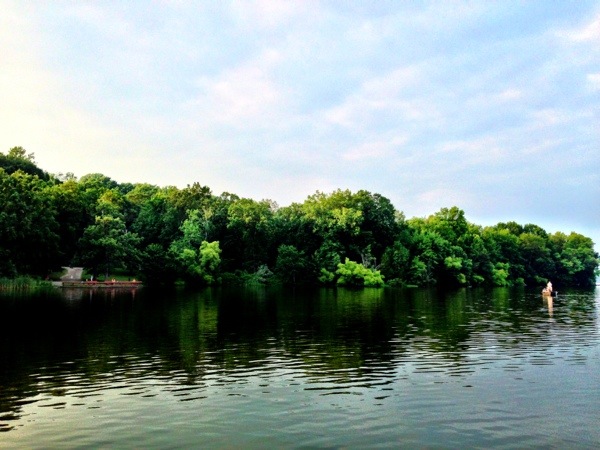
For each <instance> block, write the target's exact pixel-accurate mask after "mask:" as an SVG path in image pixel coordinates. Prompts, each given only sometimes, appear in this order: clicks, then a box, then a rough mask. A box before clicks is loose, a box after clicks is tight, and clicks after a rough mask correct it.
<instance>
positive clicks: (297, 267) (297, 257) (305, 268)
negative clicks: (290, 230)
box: [275, 244, 310, 284]
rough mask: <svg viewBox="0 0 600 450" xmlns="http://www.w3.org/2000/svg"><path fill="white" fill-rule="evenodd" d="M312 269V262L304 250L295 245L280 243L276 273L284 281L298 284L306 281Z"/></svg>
mask: <svg viewBox="0 0 600 450" xmlns="http://www.w3.org/2000/svg"><path fill="white" fill-rule="evenodd" d="M309 271H310V263H309V260H308V258H307V257H306V255H305V254H304V252H303V251H301V250H298V249H297V248H296V247H295V246H293V245H285V244H284V245H280V246H279V248H278V250H277V262H276V264H275V274H276V275H277V276H278V277H279V278H280V279H281V281H282V282H283V283H289V284H296V283H297V282H298V281H299V280H304V281H306V280H307V279H308V276H307V273H308V272H309Z"/></svg>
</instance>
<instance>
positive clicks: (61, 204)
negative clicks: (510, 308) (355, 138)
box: [0, 147, 599, 286]
mask: <svg viewBox="0 0 600 450" xmlns="http://www.w3.org/2000/svg"><path fill="white" fill-rule="evenodd" d="M0 205H1V208H0V277H9V278H10V277H16V276H19V275H30V276H36V277H48V276H49V274H51V273H52V272H54V271H56V270H60V267H61V266H64V265H73V266H83V267H85V268H86V269H87V271H88V273H90V274H93V275H94V276H95V277H98V276H106V277H108V276H110V274H112V273H115V272H116V271H119V272H121V273H128V274H131V275H132V276H135V277H139V278H140V279H142V280H144V281H145V282H147V283H173V282H175V281H178V280H181V281H185V282H186V283H195V284H215V283H238V282H258V283H272V282H281V283H293V284H300V283H311V284H324V285H335V284H337V285H349V286H381V285H383V284H384V283H385V284H388V285H397V286H408V285H413V286H423V285H431V284H437V285H442V286H475V285H489V286H513V285H531V286H535V285H545V284H546V281H547V280H548V279H551V280H552V281H553V283H554V284H555V286H590V285H593V284H594V283H595V277H596V275H597V273H598V263H599V255H598V254H597V253H596V252H595V251H594V244H593V242H592V240H591V239H590V238H588V237H585V236H582V235H581V234H578V233H574V232H572V233H570V234H568V235H567V234H564V233H561V232H557V233H554V234H549V233H547V232H546V231H545V230H543V229H542V228H541V227H539V226H537V225H533V224H526V225H520V224H518V223H515V222H508V223H498V224H497V225H495V226H487V227H482V226H479V225H476V224H472V223H470V222H468V221H467V219H466V218H465V214H464V211H462V210H461V209H459V208H458V207H456V206H453V207H450V208H442V209H441V210H440V211H438V212H436V213H434V214H432V215H430V216H429V217H426V218H412V219H406V218H405V216H404V215H403V213H402V212H400V211H399V210H397V209H396V208H395V207H394V206H393V205H392V204H391V202H390V201H389V200H388V199H387V198H385V197H384V196H382V195H380V194H374V193H370V192H367V191H364V190H361V191H358V192H355V193H353V192H350V191H348V190H337V191H334V192H332V193H322V192H316V193H315V194H313V195H311V196H309V197H308V198H307V199H306V200H305V201H304V202H303V203H293V204H291V205H290V206H286V207H278V205H277V204H276V203H275V202H273V201H270V200H261V201H256V200H253V199H249V198H242V197H238V196H237V195H235V194H230V193H222V194H220V195H215V194H213V193H212V192H211V190H210V188H209V187H207V186H202V185H200V184H199V183H194V184H192V185H188V186H187V187H186V188H184V189H180V188H177V187H173V186H167V187H159V186H155V185H151V184H145V183H140V184H131V183H117V182H115V181H114V180H112V179H111V178H109V177H107V176H105V175H102V174H98V173H95V174H89V175H85V176H82V177H81V178H79V179H77V178H76V177H75V176H74V175H73V174H70V173H69V174H66V175H63V174H59V175H51V174H48V173H46V172H45V171H44V170H42V169H40V168H39V167H38V166H37V165H36V163H35V159H34V155H33V154H27V152H26V151H25V150H24V149H23V148H22V147H14V148H12V149H10V150H9V151H8V153H7V154H6V155H5V154H3V153H0Z"/></svg>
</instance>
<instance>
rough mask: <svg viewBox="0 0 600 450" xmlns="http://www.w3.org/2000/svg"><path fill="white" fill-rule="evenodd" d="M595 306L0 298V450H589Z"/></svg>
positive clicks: (353, 299) (310, 296) (284, 293)
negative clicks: (101, 449)
mask: <svg viewBox="0 0 600 450" xmlns="http://www.w3.org/2000/svg"><path fill="white" fill-rule="evenodd" d="M599 307H600V290H599V289H596V290H592V291H571V292H564V293H561V295H560V296H559V297H558V298H557V299H554V301H553V302H552V304H548V302H547V301H545V300H543V299H542V297H541V295H540V294H539V290H536V291H535V292H533V291H526V290H508V289H495V290H460V291H456V292H452V293H440V292H436V291H434V290H392V289H385V290H383V289H382V290H365V291H351V290H340V289H338V290H334V289H332V290H325V289H321V290H309V291H298V290H297V291H293V290H281V289H244V290H235V289H207V290H203V291H198V292H185V291H166V292H158V291H152V290H149V289H142V290H139V291H137V292H130V291H125V292H110V291H105V292H94V293H91V292H82V291H66V292H64V296H63V295H58V291H57V293H56V294H54V295H48V296H45V297H39V298H25V297H20V298H10V297H9V298H0V355H1V359H0V448H23V447H25V448H57V447H58V448H73V447H104V448H107V447H116V448H185V447H187V448H190V447H192V448H266V447H268V448H273V447H274V448H291V447H294V448H295V447H300V448H315V447H318V448H323V447H327V448H339V447H346V448H373V447H381V448H391V447H393V448H415V447H418V448H424V447H427V448H465V447H469V448H474V447H475V448H477V447H479V448H490V447H494V448H524V447H528V448H530V447H544V448H548V447H550V448H593V447H598V446H600V427H599V426H598V424H599V423H600V326H599V313H598V309H599Z"/></svg>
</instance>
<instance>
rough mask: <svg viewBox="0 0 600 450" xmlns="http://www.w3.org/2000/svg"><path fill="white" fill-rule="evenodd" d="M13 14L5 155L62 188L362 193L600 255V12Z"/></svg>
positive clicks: (160, 5) (3, 3)
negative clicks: (577, 240)
mask: <svg viewBox="0 0 600 450" xmlns="http://www.w3.org/2000/svg"><path fill="white" fill-rule="evenodd" d="M0 7H1V11H2V14H1V15H0V49H2V50H1V55H0V151H2V152H7V151H8V149H9V148H11V147H13V146H17V145H19V146H23V147H25V149H26V150H27V151H28V152H34V153H35V157H36V162H37V163H38V165H40V167H42V168H43V169H45V170H47V171H49V172H52V173H59V172H62V173H65V172H73V173H74V174H75V175H76V176H79V177H80V176H82V175H85V174H87V173H93V172H100V173H103V174H105V175H107V176H109V177H111V178H113V179H114V180H116V181H119V182H149V183H153V184H157V185H159V186H166V185H176V186H179V187H185V186H186V185H187V184H191V183H193V182H196V181H197V182H199V183H201V184H203V185H207V186H209V187H210V188H211V189H212V191H213V192H214V193H215V194H219V193H221V192H224V191H227V192H232V193H235V194H238V195H240V196H243V197H250V198H254V199H256V200H260V199H263V198H269V199H272V200H275V201H277V202H278V203H279V204H280V205H282V206H285V205H288V204H290V203H291V202H302V201H303V200H304V199H305V198H306V197H307V196H308V195H310V194H313V193H314V192H315V191H317V190H320V191H324V192H331V191H333V190H335V189H338V188H342V189H346V188H347V189H351V190H353V191H356V190H359V189H366V190H368V191H371V192H376V193H380V194H382V195H384V196H386V197H388V198H389V199H390V200H391V201H392V203H393V204H394V205H395V206H396V208H397V209H399V210H401V211H404V213H405V214H406V216H407V217H414V216H426V215H429V214H431V213H434V212H436V211H438V210H439V209H440V208H442V207H450V206H454V205H456V206H458V207H460V208H462V209H463V210H464V211H465V213H466V216H467V219H468V220H469V221H471V222H474V223H477V224H481V225H488V224H495V223H497V222H499V221H509V220H515V221H517V222H519V223H521V224H525V223H535V224H538V225H540V226H542V227H544V228H545V229H546V230H547V231H549V232H554V231H564V232H567V233H568V232H570V231H577V232H580V233H582V234H585V235H586V236H589V237H592V238H593V239H594V241H595V242H596V243H597V244H599V243H600V2H598V1H594V2H587V1H584V0H579V1H573V2H570V1H531V2H528V1H518V2H511V1H501V2H490V1H468V2H459V1H440V2H428V1H424V2H421V1H420V2H416V1H414V2H404V1H403V2H400V1H395V0H394V1H385V0H380V1H377V2H371V1H362V2H361V1H349V0H346V1H342V0H339V1H310V0H306V1H275V0H257V1H203V2H187V1H182V0H181V1H180V0H172V1H153V2H151V1H140V2H136V1H127V2H122V1H119V2H111V1H90V2H86V1H58V0H57V1H51V2H48V1H27V2H23V1H20V0H16V1H11V0H0ZM599 247H600V246H599V245H597V246H596V248H597V249H598V248H599Z"/></svg>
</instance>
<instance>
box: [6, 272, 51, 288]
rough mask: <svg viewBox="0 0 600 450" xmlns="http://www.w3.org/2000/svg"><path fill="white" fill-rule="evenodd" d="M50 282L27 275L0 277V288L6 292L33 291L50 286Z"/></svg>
mask: <svg viewBox="0 0 600 450" xmlns="http://www.w3.org/2000/svg"><path fill="white" fill-rule="evenodd" d="M51 287H52V283H50V282H49V281H45V280H40V279H37V278H31V277H27V276H22V277H17V278H0V290H1V291H7V292H11V291H12V292H17V291H35V290H40V289H47V288H51Z"/></svg>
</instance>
